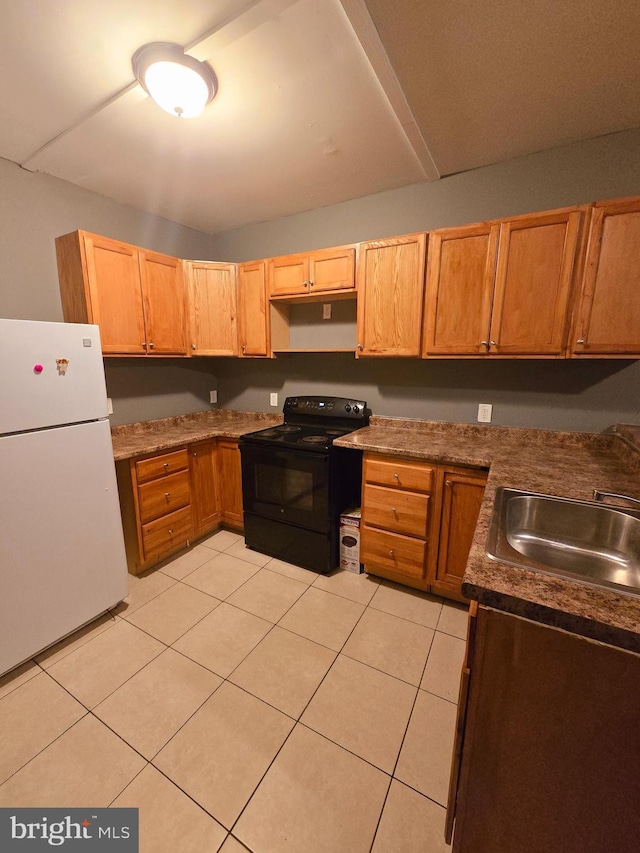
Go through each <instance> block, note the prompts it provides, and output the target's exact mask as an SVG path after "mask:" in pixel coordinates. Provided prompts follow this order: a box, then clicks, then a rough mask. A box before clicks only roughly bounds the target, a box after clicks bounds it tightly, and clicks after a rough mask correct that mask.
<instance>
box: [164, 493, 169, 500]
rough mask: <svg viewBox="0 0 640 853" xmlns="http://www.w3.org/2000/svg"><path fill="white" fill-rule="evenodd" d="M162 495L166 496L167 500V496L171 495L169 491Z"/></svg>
mask: <svg viewBox="0 0 640 853" xmlns="http://www.w3.org/2000/svg"><path fill="white" fill-rule="evenodd" d="M164 496H165V498H167V500H169V498H170V497H171V492H165V493H164Z"/></svg>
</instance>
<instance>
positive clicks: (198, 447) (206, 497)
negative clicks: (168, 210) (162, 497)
mask: <svg viewBox="0 0 640 853" xmlns="http://www.w3.org/2000/svg"><path fill="white" fill-rule="evenodd" d="M189 468H190V476H191V506H192V509H193V524H194V527H195V530H196V534H200V533H202V532H204V531H205V530H207V529H209V528H210V527H213V526H214V524H215V523H216V522H217V521H218V519H219V518H220V495H219V493H218V471H217V453H216V442H215V439H208V440H206V441H199V442H198V443H197V444H191V445H190V446H189Z"/></svg>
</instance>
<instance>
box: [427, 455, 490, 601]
mask: <svg viewBox="0 0 640 853" xmlns="http://www.w3.org/2000/svg"><path fill="white" fill-rule="evenodd" d="M440 476H441V482H442V499H441V500H442V512H441V516H440V532H439V535H438V559H437V562H436V566H435V572H434V575H433V577H432V581H431V592H434V593H437V594H438V595H444V596H446V597H448V598H457V599H460V600H461V601H465V600H466V599H465V598H464V597H463V596H462V594H461V587H462V578H463V576H464V570H465V566H466V565H467V559H468V558H469V549H470V548H471V541H472V540H473V534H474V531H475V529H476V522H477V521H478V515H479V513H480V505H481V503H482V498H483V496H484V487H485V485H486V483H487V474H486V472H485V471H481V470H475V471H474V470H473V469H468V468H442V469H441V472H440Z"/></svg>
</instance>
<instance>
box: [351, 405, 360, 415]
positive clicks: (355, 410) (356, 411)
mask: <svg viewBox="0 0 640 853" xmlns="http://www.w3.org/2000/svg"><path fill="white" fill-rule="evenodd" d="M359 411H360V410H359V409H358V407H357V406H354V407H353V409H352V412H353V414H354V415H357V414H358V412H359Z"/></svg>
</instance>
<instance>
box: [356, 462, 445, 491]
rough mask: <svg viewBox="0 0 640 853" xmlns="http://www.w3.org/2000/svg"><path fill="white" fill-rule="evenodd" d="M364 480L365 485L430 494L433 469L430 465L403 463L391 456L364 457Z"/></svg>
mask: <svg viewBox="0 0 640 853" xmlns="http://www.w3.org/2000/svg"><path fill="white" fill-rule="evenodd" d="M364 479H365V482H367V483H376V484H377V485H379V486H391V487H394V488H398V489H408V490H409V491H411V492H430V491H431V487H432V482H433V468H432V467H431V466H430V465H420V464H419V463H413V464H412V463H410V462H404V461H402V460H400V459H395V458H394V457H392V456H365V462H364Z"/></svg>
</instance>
